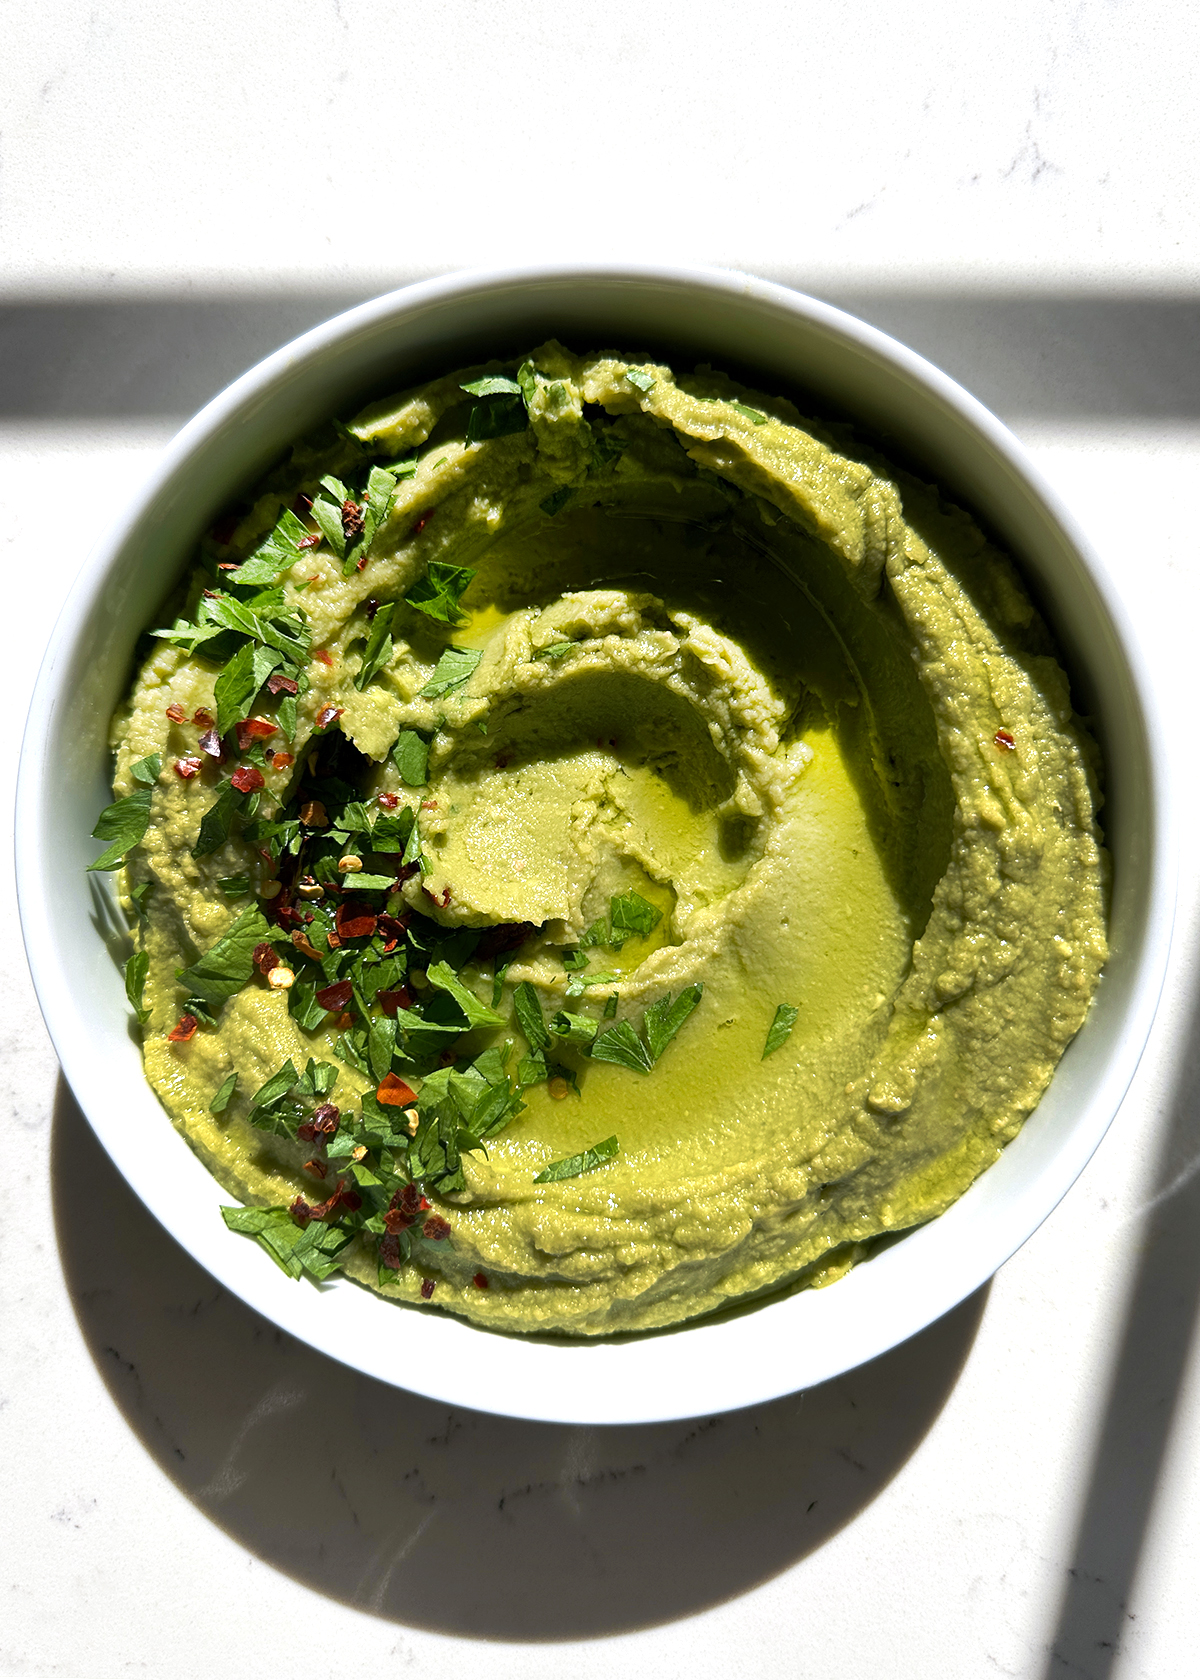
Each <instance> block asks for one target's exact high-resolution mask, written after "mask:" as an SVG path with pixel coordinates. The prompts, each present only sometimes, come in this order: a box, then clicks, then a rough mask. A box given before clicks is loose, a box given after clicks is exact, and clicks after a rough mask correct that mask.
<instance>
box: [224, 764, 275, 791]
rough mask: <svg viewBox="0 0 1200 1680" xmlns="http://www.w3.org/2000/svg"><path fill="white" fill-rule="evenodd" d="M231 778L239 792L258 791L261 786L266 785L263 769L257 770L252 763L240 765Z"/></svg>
mask: <svg viewBox="0 0 1200 1680" xmlns="http://www.w3.org/2000/svg"><path fill="white" fill-rule="evenodd" d="M229 780H230V781H231V782H232V783H233V785H234V787H235V788H236V789H237V790H238V792H239V793H257V792H258V790H259V788H260V787H264V786H265V785H266V784H265V783H264V781H263V773H262V771H261V770H256V769H255V768H254V766H253V765H252V764H242V765H239V766H238V768H237V769H236V770H235V771H234V772H233V775H232V776H230V778H229Z"/></svg>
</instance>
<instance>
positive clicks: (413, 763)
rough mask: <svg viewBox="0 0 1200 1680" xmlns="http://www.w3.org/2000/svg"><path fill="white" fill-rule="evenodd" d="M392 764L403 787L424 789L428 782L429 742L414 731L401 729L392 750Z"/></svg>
mask: <svg viewBox="0 0 1200 1680" xmlns="http://www.w3.org/2000/svg"><path fill="white" fill-rule="evenodd" d="M392 762H393V763H394V764H395V766H396V769H397V770H399V772H400V780H401V781H402V782H403V783H404V785H405V787H424V786H425V784H426V782H427V781H428V780H429V742H428V741H427V740H426V739H425V737H424V736H423V735H418V733H417V731H416V730H415V729H402V730H401V731H400V733H399V735H398V736H397V738H396V744H395V746H394V747H393V748H392Z"/></svg>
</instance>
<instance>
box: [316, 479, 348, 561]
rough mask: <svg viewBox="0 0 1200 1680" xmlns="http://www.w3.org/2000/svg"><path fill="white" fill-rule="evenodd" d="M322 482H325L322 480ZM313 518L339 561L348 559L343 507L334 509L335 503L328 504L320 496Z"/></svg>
mask: <svg viewBox="0 0 1200 1680" xmlns="http://www.w3.org/2000/svg"><path fill="white" fill-rule="evenodd" d="M322 482H324V481H323V480H322ZM312 516H313V518H314V519H315V520H316V522H317V525H318V527H319V528H320V531H321V535H322V536H323V537H324V538H325V540H326V542H327V543H328V544H329V546H330V548H331V549H332V550H333V552H334V553H335V554H336V555H337V557H338V559H339V560H344V559H345V557H346V532H345V529H344V528H343V525H342V510H341V507H340V506H339V507H334V505H333V503H332V502H327V501H326V500H325V498H324V496H318V497H317V499H316V501H315V502H314V503H313V505H312Z"/></svg>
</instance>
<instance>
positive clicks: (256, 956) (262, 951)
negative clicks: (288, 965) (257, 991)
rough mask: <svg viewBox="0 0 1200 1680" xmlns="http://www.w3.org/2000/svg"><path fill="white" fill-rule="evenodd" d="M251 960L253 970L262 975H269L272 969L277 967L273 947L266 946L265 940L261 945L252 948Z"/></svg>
mask: <svg viewBox="0 0 1200 1680" xmlns="http://www.w3.org/2000/svg"><path fill="white" fill-rule="evenodd" d="M251 960H252V962H253V963H254V966H255V968H257V969H258V970H259V972H260V973H262V974H270V972H271V970H272V969H273V968H278V966H279V958H278V957H277V956H276V954H275V947H274V946H273V945H268V944H267V942H266V940H265V939H264V940H263V942H262V944H261V945H256V946H255V947H254V951H253V955H252V958H251Z"/></svg>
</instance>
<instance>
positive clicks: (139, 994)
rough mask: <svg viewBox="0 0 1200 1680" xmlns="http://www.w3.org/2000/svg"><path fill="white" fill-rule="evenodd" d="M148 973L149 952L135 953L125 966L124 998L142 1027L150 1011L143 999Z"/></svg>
mask: <svg viewBox="0 0 1200 1680" xmlns="http://www.w3.org/2000/svg"><path fill="white" fill-rule="evenodd" d="M149 972H150V953H149V951H135V952H134V953H133V955H132V956H131V957H130V959H129V961H128V962H127V963H126V964H125V996H126V997H127V998H128V999H129V1003H130V1007H131V1008H132V1010H133V1013H134V1014H135V1015H136V1016H137V1018H138V1022H139V1023H140V1025H142V1026H145V1024H146V1022H147V1021H148V1020H149V1019H150V1011H149V1010H148V1009H147V1008H146V1005H145V997H144V994H145V990H146V976H147V975H148V974H149Z"/></svg>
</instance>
